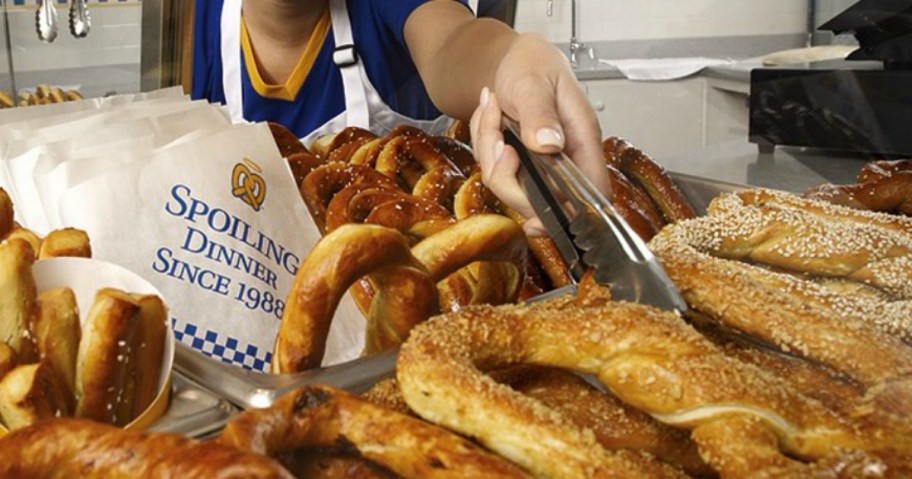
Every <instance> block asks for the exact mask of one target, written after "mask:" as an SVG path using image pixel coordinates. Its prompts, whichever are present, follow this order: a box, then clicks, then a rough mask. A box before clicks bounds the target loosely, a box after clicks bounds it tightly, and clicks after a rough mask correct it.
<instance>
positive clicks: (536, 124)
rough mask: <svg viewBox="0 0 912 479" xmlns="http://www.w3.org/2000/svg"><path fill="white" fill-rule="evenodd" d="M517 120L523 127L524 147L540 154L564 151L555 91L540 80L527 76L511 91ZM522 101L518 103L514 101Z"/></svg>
mask: <svg viewBox="0 0 912 479" xmlns="http://www.w3.org/2000/svg"><path fill="white" fill-rule="evenodd" d="M511 93H512V98H513V100H514V101H513V105H512V106H513V108H514V109H515V110H516V118H515V119H516V120H517V121H519V123H520V125H522V141H523V144H525V145H526V146H527V147H529V148H531V149H533V150H535V151H540V152H542V153H557V152H559V151H561V150H563V149H564V145H565V138H564V129H563V128H562V126H561V125H562V122H561V118H560V116H559V115H558V110H557V108H556V107H555V106H556V105H557V99H556V98H555V93H556V90H555V88H554V86H553V85H551V84H550V82H549V81H548V80H547V79H546V78H543V77H539V76H529V77H527V78H524V79H523V80H522V82H521V83H519V84H517V85H516V87H515V90H513V92H511ZM519 99H522V100H521V101H516V100H519Z"/></svg>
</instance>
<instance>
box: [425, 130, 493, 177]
mask: <svg viewBox="0 0 912 479" xmlns="http://www.w3.org/2000/svg"><path fill="white" fill-rule="evenodd" d="M433 141H434V146H436V147H437V149H438V150H440V152H441V153H442V154H443V156H445V157H446V158H447V159H448V160H450V163H453V164H454V165H456V168H459V171H460V172H461V173H462V175H463V176H465V177H469V176H472V175H473V174H475V173H477V172H478V171H480V170H481V167H480V166H479V165H478V162H476V161H475V155H473V154H472V152H471V151H470V150H469V149H468V147H466V145H467V144H468V142H465V141H462V140H460V139H459V138H449V137H445V136H435V137H433Z"/></svg>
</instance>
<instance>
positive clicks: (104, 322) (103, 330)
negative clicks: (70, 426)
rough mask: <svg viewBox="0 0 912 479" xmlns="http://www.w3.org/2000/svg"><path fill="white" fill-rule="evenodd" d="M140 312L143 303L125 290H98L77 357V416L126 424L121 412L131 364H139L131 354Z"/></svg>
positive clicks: (134, 366)
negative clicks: (132, 360)
mask: <svg viewBox="0 0 912 479" xmlns="http://www.w3.org/2000/svg"><path fill="white" fill-rule="evenodd" d="M138 313H139V304H138V303H137V302H136V300H135V299H133V298H132V297H130V295H128V294H126V293H124V292H122V291H119V290H115V289H111V288H106V289H102V290H99V291H98V292H97V293H96V294H95V300H94V302H93V303H92V307H91V309H89V312H88V314H87V316H86V320H85V327H84V328H83V335H82V339H81V340H80V341H79V351H78V353H77V359H76V398H77V404H76V417H78V418H84V419H92V420H95V421H100V422H105V423H107V424H115V425H123V424H126V421H125V418H124V417H119V416H118V413H119V412H121V411H122V409H120V408H121V403H122V402H123V401H124V399H125V398H124V397H123V391H124V387H125V385H126V382H127V376H128V375H129V374H130V370H129V368H136V367H137V365H136V364H130V363H129V361H128V358H129V356H130V345H131V344H132V342H133V338H134V336H135V335H136V330H137V326H138V316H137V314H138ZM159 362H161V359H159Z"/></svg>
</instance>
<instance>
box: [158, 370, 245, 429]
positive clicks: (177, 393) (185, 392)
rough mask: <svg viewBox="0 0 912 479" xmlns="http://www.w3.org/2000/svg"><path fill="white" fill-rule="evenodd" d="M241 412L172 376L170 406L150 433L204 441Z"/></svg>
mask: <svg viewBox="0 0 912 479" xmlns="http://www.w3.org/2000/svg"><path fill="white" fill-rule="evenodd" d="M237 412H238V408H237V407H235V406H234V405H232V404H231V403H229V402H228V401H227V400H225V399H223V398H221V397H219V396H217V395H215V393H213V392H211V391H208V390H206V389H205V388H203V387H202V386H200V385H199V384H196V383H195V382H193V381H191V380H189V379H187V378H185V377H184V376H183V375H181V374H180V373H174V374H173V375H172V376H171V404H169V405H168V410H167V411H165V414H163V415H162V417H160V418H158V420H157V421H155V422H154V423H152V425H151V426H149V428H148V429H149V430H150V431H155V432H170V433H174V434H182V435H184V436H188V437H193V438H197V439H202V438H206V437H209V436H211V435H212V434H214V433H217V432H218V431H219V430H221V429H222V427H224V426H225V423H226V422H228V419H229V418H230V417H231V416H233V415H235V414H236V413H237Z"/></svg>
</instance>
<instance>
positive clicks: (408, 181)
mask: <svg viewBox="0 0 912 479" xmlns="http://www.w3.org/2000/svg"><path fill="white" fill-rule="evenodd" d="M375 167H376V169H377V171H379V172H380V173H382V174H384V175H386V176H388V177H389V178H392V179H397V180H398V181H400V184H401V185H402V186H403V188H404V189H405V190H406V191H407V192H409V193H411V192H412V190H413V189H414V187H415V184H416V183H418V180H419V179H421V177H422V176H423V175H425V174H426V173H428V172H430V171H433V170H435V169H437V168H447V169H450V170H451V171H454V172H456V173H457V174H458V170H457V168H456V167H455V166H454V165H453V164H452V163H450V162H449V160H447V159H446V158H445V157H444V156H443V155H442V154H441V153H440V150H438V149H437V148H436V147H435V146H434V144H433V143H432V141H431V139H430V138H429V137H428V136H427V135H420V136H417V135H399V136H396V137H393V138H392V139H390V140H389V141H388V142H387V143H386V145H384V146H383V150H381V151H380V155H379V156H378V157H377V162H376V165H375Z"/></svg>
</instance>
